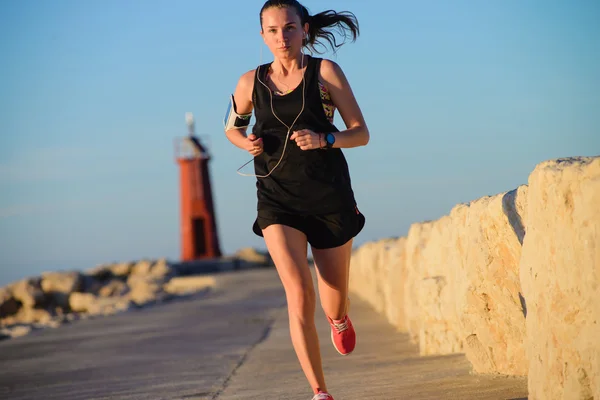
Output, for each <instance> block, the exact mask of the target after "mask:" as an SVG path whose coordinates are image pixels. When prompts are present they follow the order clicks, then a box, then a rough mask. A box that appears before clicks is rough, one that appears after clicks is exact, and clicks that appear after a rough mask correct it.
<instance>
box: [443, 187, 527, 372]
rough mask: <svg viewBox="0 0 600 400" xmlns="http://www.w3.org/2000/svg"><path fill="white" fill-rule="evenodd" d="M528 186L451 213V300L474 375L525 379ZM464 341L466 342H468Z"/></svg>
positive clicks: (460, 207)
mask: <svg viewBox="0 0 600 400" xmlns="http://www.w3.org/2000/svg"><path fill="white" fill-rule="evenodd" d="M526 195H527V187H526V186H521V187H519V188H518V189H517V190H513V191H511V192H507V193H502V194H498V195H495V196H491V197H487V196H486V197H483V198H480V199H477V200H475V201H473V202H471V203H469V204H464V205H458V206H456V207H455V208H454V209H453V210H452V211H451V213H450V217H451V220H452V222H451V224H452V233H453V235H452V239H451V240H449V241H448V243H449V245H450V246H452V247H453V248H454V249H455V251H454V252H453V253H454V255H455V256H458V260H455V261H454V262H452V263H451V265H452V266H453V267H456V269H455V270H454V272H455V274H456V275H455V277H454V282H456V287H455V288H456V290H455V296H454V301H455V303H456V310H457V312H458V316H459V322H460V335H461V338H462V339H463V340H465V353H466V356H467V358H468V359H469V361H470V362H471V363H472V364H473V369H474V371H475V372H479V373H502V374H508V375H526V374H527V358H526V354H525V347H524V340H525V313H524V307H523V296H522V293H521V285H520V281H519V259H520V257H521V242H522V240H523V237H524V233H525V228H524V227H525V225H524V223H525V204H526ZM467 339H468V340H467Z"/></svg>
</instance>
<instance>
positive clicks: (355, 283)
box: [349, 239, 390, 313]
mask: <svg viewBox="0 0 600 400" xmlns="http://www.w3.org/2000/svg"><path fill="white" fill-rule="evenodd" d="M389 242H390V239H384V240H380V241H377V242H370V243H366V244H364V245H363V246H361V247H360V248H358V249H357V250H355V251H354V252H353V254H352V257H351V259H350V282H349V285H350V286H349V287H350V290H351V291H352V292H354V293H355V294H357V295H358V296H359V297H360V298H362V299H364V300H366V301H367V302H368V303H370V304H371V305H372V306H373V308H374V309H375V310H376V311H377V312H379V313H384V312H385V291H384V288H383V286H384V284H385V280H386V276H385V275H386V274H385V271H384V265H383V264H384V263H383V262H382V261H381V257H382V254H383V253H384V252H385V248H386V245H387V244H388V243H389Z"/></svg>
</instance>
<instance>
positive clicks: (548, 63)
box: [0, 0, 600, 285]
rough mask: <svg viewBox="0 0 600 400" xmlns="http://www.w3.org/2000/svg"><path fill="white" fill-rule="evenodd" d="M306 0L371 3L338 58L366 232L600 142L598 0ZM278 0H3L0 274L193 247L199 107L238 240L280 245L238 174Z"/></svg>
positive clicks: (401, 229)
mask: <svg viewBox="0 0 600 400" xmlns="http://www.w3.org/2000/svg"><path fill="white" fill-rule="evenodd" d="M304 4H305V5H306V6H307V7H308V8H309V10H310V11H311V12H312V13H315V12H319V11H323V10H324V9H335V10H349V11H352V12H354V13H355V14H356V16H357V17H358V20H359V22H360V26H361V32H362V33H361V37H360V38H359V39H358V41H357V42H356V43H349V44H347V45H346V46H344V47H342V48H341V49H340V50H339V51H338V53H337V54H331V53H326V54H324V55H323V56H324V57H327V58H331V59H333V60H335V61H336V62H338V63H339V64H340V65H341V66H342V68H343V70H344V71H345V73H346V75H347V76H348V79H349V80H350V83H351V85H352V88H353V90H354V92H355V94H356V96H357V99H358V101H359V104H360V106H361V108H362V110H363V113H364V115H365V118H366V120H367V123H368V125H369V128H370V131H371V141H370V143H369V145H368V146H366V147H361V148H356V149H348V150H345V154H346V157H347V159H348V162H349V165H350V171H351V175H352V179H353V185H354V190H355V193H356V197H357V200H358V203H359V207H360V208H361V210H362V211H363V213H364V214H365V215H366V217H367V224H366V226H365V229H364V230H363V232H362V233H361V234H360V236H359V237H358V238H357V239H356V244H357V245H360V244H361V243H364V242H366V241H370V240H376V239H379V238H383V237H388V236H398V235H405V234H406V232H407V230H408V227H409V226H410V224H411V223H414V222H419V221H423V220H427V219H435V218H438V217H440V216H442V215H444V214H446V213H448V212H449V211H450V209H451V208H452V207H453V206H454V205H455V204H457V203H460V202H467V201H470V200H473V199H476V198H479V197H482V196H485V195H493V194H496V193H501V192H504V191H507V190H511V189H513V188H516V187H517V186H518V185H521V184H526V183H527V178H528V175H529V173H530V172H531V171H532V170H533V168H534V167H535V165H536V164H538V163H539V162H541V161H544V160H547V159H551V158H557V157H566V156H591V155H598V154H600V131H599V127H600V113H599V112H598V110H600V25H598V23H597V21H598V20H600V3H599V2H598V1H595V0H578V1H572V2H565V1H554V0H551V1H548V0H547V1H541V0H531V1H526V2H524V1H517V0H502V1H475V0H471V1H466V0H455V1H446V0H437V1H422V0H420V1H378V2H367V1H358V0H357V1H348V0H345V1H341V0H328V1H326V2H325V1H317V0H305V2H304ZM374 4H376V6H375V5H374ZM261 5H262V1H248V0H244V1H242V0H238V1H227V2H208V1H206V2H205V1H192V0H176V1H166V0H163V1H156V0H149V1H133V0H119V1H117V0H103V1H99V0H93V1H92V0H90V1H85V2H84V1H74V0H73V1H71V0H57V1H53V2H48V1H41V0H40V1H34V0H27V1H16V0H6V1H3V2H2V3H1V4H0V54H1V55H2V56H1V59H0V88H1V90H0V194H1V195H0V257H1V258H0V266H1V270H0V285H1V284H4V283H8V282H9V281H12V280H15V279H19V278H21V277H24V276H27V275H36V274H39V273H40V272H42V271H45V270H54V269H86V268H88V267H92V266H94V265H96V264H98V263H103V262H112V261H122V260H135V259H140V258H155V257H167V258H170V259H174V260H175V259H177V258H178V257H179V230H178V227H179V208H178V186H177V185H178V171H177V166H176V164H175V162H174V160H173V140H174V138H175V137H178V136H182V135H185V134H186V125H185V113H186V112H188V111H189V112H193V113H194V115H195V116H196V119H197V131H198V134H199V135H200V136H201V139H203V140H204V141H205V142H206V143H207V144H208V145H209V147H210V149H211V152H212V154H213V157H214V159H213V160H212V161H211V164H210V167H211V176H212V180H213V186H214V197H215V201H216V211H217V224H218V230H219V235H220V239H221V245H222V248H223V250H224V252H226V253H232V252H234V251H235V250H237V249H238V248H241V247H245V246H254V247H258V248H264V244H263V242H262V239H261V238H259V237H257V236H255V235H254V234H253V233H252V232H251V224H252V222H253V220H254V217H255V208H256V198H255V186H254V184H255V182H254V180H253V178H248V177H241V176H239V175H237V174H236V173H235V171H236V169H237V168H238V167H239V166H240V165H241V164H243V163H244V162H246V161H248V159H249V157H248V155H247V154H245V153H244V152H242V151H241V150H239V149H237V148H235V147H234V146H233V145H231V144H230V143H229V142H228V141H227V139H226V138H225V136H224V134H223V130H222V116H223V114H224V112H225V107H226V103H227V97H228V95H229V93H231V92H232V91H233V90H234V88H235V84H236V82H237V79H238V78H239V76H240V75H241V74H242V73H243V72H245V71H248V70H250V69H252V68H254V67H255V66H256V65H258V64H259V63H261V62H268V61H270V60H271V59H272V58H271V55H270V54H269V52H268V49H267V48H266V47H265V46H264V45H263V43H262V40H261V38H260V36H259V21H258V12H259V10H260V7H261ZM261 53H262V58H261ZM336 124H337V126H338V127H339V128H340V129H343V128H344V126H343V123H342V122H341V119H340V118H339V116H338V117H337V118H336ZM248 172H250V171H248Z"/></svg>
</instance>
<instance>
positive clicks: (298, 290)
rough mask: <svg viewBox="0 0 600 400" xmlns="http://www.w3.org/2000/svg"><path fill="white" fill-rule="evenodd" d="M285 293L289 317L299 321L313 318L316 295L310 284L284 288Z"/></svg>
mask: <svg viewBox="0 0 600 400" xmlns="http://www.w3.org/2000/svg"><path fill="white" fill-rule="evenodd" d="M285 292H286V297H287V303H288V312H289V313H290V315H292V316H295V317H298V318H300V319H301V320H306V319H310V318H313V317H314V313H315V306H316V295H315V289H314V287H313V285H312V282H307V283H298V284H295V285H292V286H291V287H288V288H286V290H285Z"/></svg>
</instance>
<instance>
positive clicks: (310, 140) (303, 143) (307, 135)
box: [290, 129, 324, 150]
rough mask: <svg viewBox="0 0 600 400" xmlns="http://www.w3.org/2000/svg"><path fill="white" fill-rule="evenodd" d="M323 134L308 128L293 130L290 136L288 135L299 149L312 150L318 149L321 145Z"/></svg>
mask: <svg viewBox="0 0 600 400" xmlns="http://www.w3.org/2000/svg"><path fill="white" fill-rule="evenodd" d="M322 136H323V135H321V134H319V133H315V132H313V131H311V130H310V129H301V130H299V131H294V133H293V134H292V136H290V140H295V141H296V144H297V145H298V147H300V149H301V150H314V149H320V148H321V147H322V146H323V144H324V143H323V140H324V139H323V138H322Z"/></svg>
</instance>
